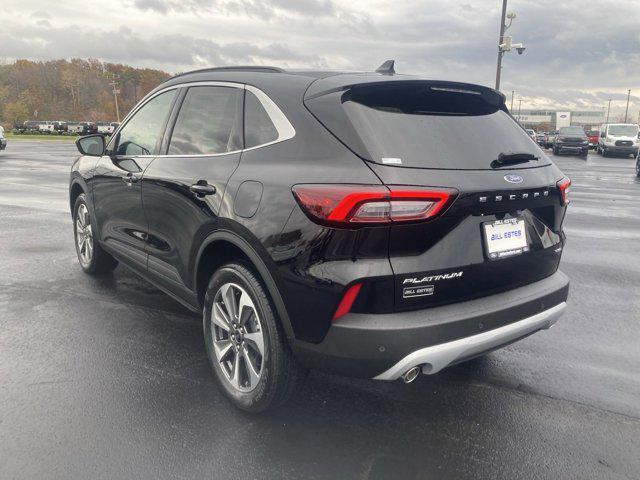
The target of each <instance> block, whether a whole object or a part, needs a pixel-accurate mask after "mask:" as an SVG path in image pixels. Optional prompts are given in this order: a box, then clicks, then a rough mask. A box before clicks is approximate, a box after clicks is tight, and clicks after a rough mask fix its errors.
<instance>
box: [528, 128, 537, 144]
mask: <svg viewBox="0 0 640 480" xmlns="http://www.w3.org/2000/svg"><path fill="white" fill-rule="evenodd" d="M526 130H527V133H528V134H529V136H530V137H531V140H533V141H534V142H535V141H536V131H535V130H532V129H530V128H527V129H526Z"/></svg>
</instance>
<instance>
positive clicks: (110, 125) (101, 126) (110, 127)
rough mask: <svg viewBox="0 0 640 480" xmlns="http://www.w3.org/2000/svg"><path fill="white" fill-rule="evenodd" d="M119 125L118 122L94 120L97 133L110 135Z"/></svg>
mask: <svg viewBox="0 0 640 480" xmlns="http://www.w3.org/2000/svg"><path fill="white" fill-rule="evenodd" d="M118 125H120V124H119V123H118V122H96V127H97V133H103V134H105V135H111V134H112V133H113V132H114V131H115V129H116V128H117V127H118Z"/></svg>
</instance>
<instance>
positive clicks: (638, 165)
mask: <svg viewBox="0 0 640 480" xmlns="http://www.w3.org/2000/svg"><path fill="white" fill-rule="evenodd" d="M636 177H640V155H638V158H637V159H636Z"/></svg>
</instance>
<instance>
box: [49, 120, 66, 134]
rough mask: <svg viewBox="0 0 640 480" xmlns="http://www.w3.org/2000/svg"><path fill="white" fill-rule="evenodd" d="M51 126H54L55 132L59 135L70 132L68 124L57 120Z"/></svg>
mask: <svg viewBox="0 0 640 480" xmlns="http://www.w3.org/2000/svg"><path fill="white" fill-rule="evenodd" d="M51 124H52V125H53V131H54V132H55V133H57V134H58V135H62V134H63V133H64V132H66V131H67V130H68V125H67V122H62V121H60V120H57V121H55V122H51Z"/></svg>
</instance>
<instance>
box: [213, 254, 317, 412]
mask: <svg viewBox="0 0 640 480" xmlns="http://www.w3.org/2000/svg"><path fill="white" fill-rule="evenodd" d="M228 284H235V285H238V286H240V287H241V288H242V289H243V290H244V292H246V293H248V294H249V297H250V299H251V300H252V302H253V307H255V312H256V313H257V316H258V318H259V326H260V332H262V337H263V340H264V354H263V356H262V358H261V362H260V363H261V369H260V377H259V379H258V380H257V383H256V386H255V387H253V389H252V390H250V391H241V390H239V389H237V388H236V387H235V386H234V385H233V384H232V382H231V380H230V379H229V377H228V375H229V372H226V370H225V371H223V366H222V365H221V364H222V362H221V361H218V358H217V357H216V353H215V348H214V338H215V337H214V335H215V332H214V328H213V325H212V310H213V308H214V306H213V304H214V300H215V298H216V294H217V293H218V291H219V290H221V289H222V288H223V287H224V286H225V285H228ZM237 318H238V317H237V316H236V319H237ZM238 323H240V322H238ZM203 330H204V340H205V345H206V348H207V355H208V357H209V363H210V364H211V367H212V368H213V370H214V372H215V377H216V380H217V381H218V384H219V385H220V388H221V389H222V391H223V392H224V394H225V396H226V397H227V398H228V399H229V400H230V401H231V402H232V403H233V404H234V405H235V406H236V407H238V408H240V409H242V410H244V411H247V412H251V413H259V412H264V411H267V410H272V409H274V408H277V407H279V406H281V405H282V404H284V403H285V402H286V401H287V400H289V398H290V397H291V395H292V394H293V392H294V391H295V390H296V389H297V387H298V386H299V385H300V384H301V383H302V381H303V380H304V378H305V377H306V370H305V369H304V368H302V367H301V366H300V365H299V364H298V363H297V361H296V360H295V358H294V356H293V353H292V352H291V349H290V348H289V344H288V343H287V339H286V336H285V333H284V331H283V329H282V325H281V324H280V320H279V319H278V317H277V313H276V310H275V308H274V307H273V305H272V302H271V300H270V298H269V295H268V294H267V290H266V288H264V286H263V284H262V281H261V279H260V277H259V276H258V275H257V274H256V273H255V272H254V271H253V270H252V269H251V268H249V267H248V266H246V265H244V264H242V263H236V262H232V263H227V264H225V265H223V266H222V267H220V268H219V269H218V270H217V271H216V272H215V273H214V274H213V276H212V277H211V280H210V281H209V285H208V287H207V292H206V294H205V301H204V309H203ZM218 331H220V330H218ZM245 334H246V333H245ZM232 354H233V355H234V357H235V355H236V353H235V352H233V351H232ZM242 362H243V365H244V371H245V372H246V371H247V368H248V367H247V366H246V362H247V360H242ZM238 365H239V364H238ZM238 368H240V367H238ZM225 372H226V373H225Z"/></svg>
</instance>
